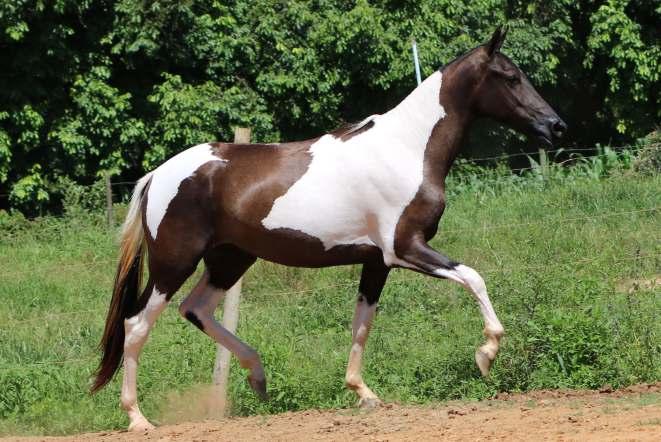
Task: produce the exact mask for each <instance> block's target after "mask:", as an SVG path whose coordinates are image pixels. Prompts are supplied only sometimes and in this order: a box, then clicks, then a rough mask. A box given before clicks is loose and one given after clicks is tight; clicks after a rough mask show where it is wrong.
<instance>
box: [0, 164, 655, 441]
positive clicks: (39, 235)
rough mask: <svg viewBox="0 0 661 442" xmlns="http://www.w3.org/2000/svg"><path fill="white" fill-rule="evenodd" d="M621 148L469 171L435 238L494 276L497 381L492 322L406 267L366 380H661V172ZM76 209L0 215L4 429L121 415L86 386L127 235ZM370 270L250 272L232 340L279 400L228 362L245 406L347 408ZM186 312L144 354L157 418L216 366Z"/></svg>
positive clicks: (150, 410) (473, 393)
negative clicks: (566, 164) (262, 397)
mask: <svg viewBox="0 0 661 442" xmlns="http://www.w3.org/2000/svg"><path fill="white" fill-rule="evenodd" d="M616 155H617V156H618V158H616V159H615V160H614V161H615V162H614V163H613V162H611V165H610V166H608V168H605V169H604V168H602V170H601V171H598V170H596V168H597V167H601V166H603V163H599V164H598V165H590V163H589V161H593V160H577V161H576V162H579V163H581V162H583V163H584V164H583V165H582V166H579V167H576V168H572V169H571V170H566V169H563V170H556V171H555V172H554V171H553V170H551V171H549V170H546V171H544V172H543V173H542V171H538V170H536V169H535V167H534V164H533V165H532V167H533V169H532V170H529V171H526V173H525V174H523V175H513V174H511V173H510V172H509V171H507V170H506V169H505V168H503V167H501V168H496V169H488V170H487V169H480V168H475V167H473V166H471V165H468V164H463V165H462V164H459V167H458V169H457V172H458V173H457V174H454V175H453V176H452V177H451V178H450V180H449V184H448V188H449V203H448V208H447V210H446V213H445V215H444V217H443V220H442V222H441V226H440V229H439V233H438V235H437V236H436V237H435V238H434V240H433V241H432V244H433V246H434V247H436V248H437V249H439V250H442V251H443V252H445V253H446V254H447V255H449V256H450V257H452V258H454V259H456V260H459V261H461V262H464V263H466V264H468V265H470V266H472V267H474V268H476V269H477V270H478V271H480V272H481V273H482V274H483V276H484V278H485V280H486V282H487V286H488V288H489V291H490V294H491V298H492V300H493V303H494V305H495V308H496V311H497V312H498V314H499V316H500V318H501V320H502V322H503V324H504V326H505V328H506V330H507V335H506V337H505V340H504V342H503V347H502V350H501V353H500V355H499V357H498V359H497V360H496V363H495V365H494V368H493V371H492V376H491V377H490V378H489V379H483V378H481V377H480V376H479V371H478V369H477V368H476V366H475V364H474V361H473V353H474V350H475V347H476V346H477V345H479V343H480V342H481V339H482V336H481V330H482V323H481V317H480V314H479V310H478V309H477V306H476V304H475V302H474V301H473V299H472V298H471V297H470V295H469V294H468V293H467V292H466V291H465V290H463V289H462V288H461V287H459V286H457V285H455V284H452V283H450V282H447V281H442V280H434V279H431V278H428V277H424V276H421V275H417V274H414V273H412V272H407V271H404V270H395V271H393V272H392V275H391V277H390V280H389V283H388V284H387V286H386V288H385V290H384V293H383V296H382V298H381V302H380V305H379V311H378V316H377V319H376V322H375V325H374V327H373V331H372V334H371V336H370V340H369V342H368V346H367V353H366V355H365V362H366V364H365V369H364V377H365V379H366V382H367V383H368V385H370V386H371V387H372V388H373V389H374V390H375V391H376V392H377V393H378V394H380V395H381V396H382V397H383V398H384V399H385V400H389V401H402V402H413V403H421V402H429V401H439V400H445V399H449V398H465V399H479V398H485V397H489V396H491V395H493V394H495V393H496V392H498V391H514V390H528V389H535V388H556V387H572V388H594V387H600V386H602V385H604V384H610V385H612V386H614V387H617V386H622V385H627V384H631V383H635V382H644V381H656V380H659V379H661V344H660V343H661V339H660V338H661V322H660V321H658V315H659V312H660V311H661V293H660V290H659V288H658V286H657V287H654V286H651V285H649V284H647V283H646V281H649V280H652V279H653V278H658V277H659V274H660V273H661V265H660V264H661V241H659V240H660V233H661V232H660V227H659V226H660V223H659V221H660V219H659V211H658V208H659V206H660V205H661V204H660V203H661V200H660V197H659V195H661V177H659V175H658V174H656V175H651V176H639V175H635V174H633V173H631V172H630V171H628V164H630V161H629V160H627V159H623V157H622V155H623V154H621V153H617V154H616ZM600 161H606V160H600ZM554 167H555V166H554ZM581 167H583V168H582V169H581ZM68 213H69V215H66V216H64V217H61V218H53V217H44V218H39V219H37V220H32V221H26V220H22V219H21V218H20V217H18V216H10V215H7V214H0V229H2V237H1V238H0V301H1V302H0V419H1V420H0V434H1V433H5V434H17V433H38V434H61V433H73V432H79V431H88V430H101V429H110V428H123V427H124V426H125V425H126V418H125V416H124V413H123V412H121V410H120V409H119V406H118V398H119V386H120V385H119V384H120V381H119V380H115V381H114V382H112V383H111V384H110V385H109V387H108V388H106V389H105V390H103V391H102V392H101V393H99V394H97V395H95V396H90V395H88V393H87V391H88V385H89V377H90V375H91V372H92V371H93V370H94V368H95V366H96V363H97V361H98V355H97V352H96V345H97V343H98V340H99V337H100V336H101V333H102V329H103V321H104V317H105V312H106V308H107V304H108V302H109V294H110V289H111V284H112V276H113V274H114V266H115V262H114V260H115V255H116V250H117V248H116V243H115V232H113V231H109V230H108V228H107V227H106V226H105V224H104V222H103V217H102V216H101V215H100V214H94V213H87V212H85V211H82V210H73V209H72V210H69V211H68ZM359 271H360V269H359V268H358V267H338V268H328V269H320V270H307V269H295V268H287V267H282V266H277V265H273V264H270V263H266V262H258V263H257V264H256V265H255V266H254V267H253V268H252V269H251V270H250V271H249V273H248V274H247V275H246V278H245V282H244V295H243V300H242V305H241V318H240V324H239V332H238V333H239V335H240V336H241V337H242V338H243V339H244V340H245V341H246V342H248V343H249V344H251V345H252V346H254V347H255V348H256V349H258V350H259V351H260V353H261V355H262V358H263V362H264V365H265V369H266V372H267V377H268V381H269V390H270V395H271V400H270V401H269V402H259V400H258V399H257V398H256V397H255V396H254V395H253V393H252V392H251V391H250V390H249V388H248V386H247V383H246V382H245V375H246V374H247V373H245V372H244V371H243V370H242V369H240V367H238V365H234V366H233V367H232V373H231V392H230V393H231V399H232V412H233V413H235V414H249V413H274V412H279V411H285V410H297V409H304V408H320V407H349V406H351V405H353V403H354V401H355V397H354V396H353V394H352V393H350V392H348V391H347V390H346V389H345V388H344V387H343V380H344V370H345V366H346V359H347V356H348V350H349V344H350V336H351V332H350V320H351V317H352V311H353V306H354V302H355V295H356V289H357V280H358V275H359ZM192 279H193V278H192ZM193 282H195V281H192V280H191V281H190V283H189V284H188V285H187V287H190V285H191V284H192V283H193ZM184 291H185V289H183V290H182V292H184ZM181 297H182V295H181V294H180V295H178V296H177V298H175V299H177V300H179V299H181ZM174 307H175V306H172V308H168V309H167V310H166V311H165V313H164V314H163V315H162V317H161V318H160V319H159V322H158V323H157V325H156V327H155V329H154V331H153V334H152V336H151V338H150V341H149V342H148V343H147V345H146V347H145V350H144V352H143V356H142V359H141V368H140V379H139V393H140V399H141V401H142V402H141V404H142V408H143V410H144V411H145V413H146V414H147V416H149V417H157V416H159V415H160V413H161V412H162V411H163V408H164V404H165V403H166V402H167V400H168V395H169V392H171V391H173V390H185V389H187V388H189V387H190V386H192V385H194V384H198V383H205V382H208V381H209V378H210V375H211V369H212V365H213V358H214V353H215V347H214V345H213V344H212V342H211V341H210V340H209V338H207V337H206V336H204V335H203V334H202V333H200V332H199V331H198V330H197V329H195V328H194V327H192V326H191V325H190V324H188V323H187V322H186V321H185V320H183V319H181V318H180V317H179V316H178V313H177V311H176V308H174Z"/></svg>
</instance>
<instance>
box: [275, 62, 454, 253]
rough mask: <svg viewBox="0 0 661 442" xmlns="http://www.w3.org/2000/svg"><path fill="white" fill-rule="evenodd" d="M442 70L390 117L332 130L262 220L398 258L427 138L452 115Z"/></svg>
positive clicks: (331, 244) (325, 242) (328, 241)
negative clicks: (398, 232) (443, 98)
mask: <svg viewBox="0 0 661 442" xmlns="http://www.w3.org/2000/svg"><path fill="white" fill-rule="evenodd" d="M441 82H442V74H441V72H440V71H437V72H436V73H434V74H433V75H431V76H430V77H428V78H427V79H426V80H425V81H424V82H423V83H422V84H421V85H420V86H418V87H417V88H416V89H415V90H414V91H413V92H411V94H410V95H409V96H408V97H406V98H405V99H404V101H402V102H401V103H400V104H399V105H398V106H397V107H395V108H394V109H392V110H391V111H389V112H387V113H385V114H383V115H374V116H370V117H368V118H366V119H365V120H363V121H362V122H361V123H359V124H358V125H357V127H358V128H360V127H361V126H362V125H364V124H367V123H368V122H370V121H373V122H374V126H373V127H371V128H370V129H368V130H366V131H365V132H363V133H360V134H358V135H356V136H354V137H352V138H350V139H348V140H346V141H342V140H341V139H340V138H335V137H334V136H332V135H325V136H323V137H322V138H320V139H319V140H318V141H317V142H316V143H314V144H313V145H312V146H310V150H309V151H310V152H311V154H312V161H311V163H310V166H309V168H308V170H307V172H306V173H305V174H304V175H303V176H302V177H301V178H300V179H299V180H298V181H297V182H296V183H294V185H292V186H291V188H289V190H288V191H287V192H286V193H285V194H284V195H282V196H280V197H279V198H277V199H276V200H275V201H274V203H273V207H272V208H271V211H270V213H269V214H268V215H267V216H266V218H264V219H263V220H262V224H263V225H264V227H266V228H267V229H278V228H289V229H294V230H298V231H301V232H303V233H306V234H308V235H311V236H314V237H316V238H319V240H321V242H322V243H323V245H324V248H325V249H326V250H328V249H330V248H332V247H335V246H338V245H347V244H368V245H376V246H378V247H379V248H381V250H382V251H383V256H384V260H385V262H386V264H389V265H390V264H394V263H399V259H398V258H397V257H396V256H395V252H394V240H395V228H396V226H397V222H398V221H399V218H400V216H401V215H402V212H403V211H404V209H405V208H406V206H408V204H409V203H410V202H411V200H413V198H414V197H415V195H416V193H417V192H418V188H419V187H420V185H421V184H422V180H423V163H424V155H425V148H426V146H427V141H428V140H429V137H430V136H431V133H432V129H433V128H434V126H435V125H436V123H437V122H438V121H439V120H440V119H441V118H443V117H444V116H445V110H444V109H443V106H442V105H441V104H440V102H439V97H440V90H441Z"/></svg>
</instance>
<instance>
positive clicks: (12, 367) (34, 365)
mask: <svg viewBox="0 0 661 442" xmlns="http://www.w3.org/2000/svg"><path fill="white" fill-rule="evenodd" d="M657 258H661V253H648V254H640V253H637V254H633V255H630V256H627V257H621V258H617V259H612V260H609V263H610V264H618V263H624V262H627V261H632V260H646V259H657ZM599 259H600V257H594V258H585V259H579V260H575V261H570V262H566V263H563V265H565V266H572V267H575V266H581V265H585V264H589V263H593V262H596V261H598V260H599ZM547 267H548V266H547V265H543V264H540V265H530V266H518V267H516V268H515V269H506V268H503V267H498V268H491V269H486V270H481V271H480V273H482V274H486V275H488V274H491V273H497V272H503V271H514V270H517V271H526V272H532V271H535V270H543V269H545V268H547ZM416 278H420V276H417V277H415V276H409V277H406V278H398V279H393V280H391V281H388V284H391V285H392V284H406V283H410V282H411V281H413V280H415V279H416ZM357 286H358V281H352V282H345V283H338V284H329V285H325V286H322V287H313V288H310V289H304V290H294V291H282V292H270V293H269V294H270V295H302V294H307V293H313V292H321V291H324V290H330V289H338V288H352V287H357ZM170 307H171V308H176V306H175V305H174V304H170ZM91 313H100V312H99V310H82V311H76V312H66V313H61V314H54V315H48V316H47V318H55V317H68V316H76V315H80V316H82V315H89V314H91ZM38 319H39V320H40V321H44V320H45V319H46V318H38ZM33 321H34V320H33V319H30V320H23V321H12V322H10V323H9V325H11V326H12V328H13V327H14V326H16V325H20V324H29V323H32V322H33ZM3 325H8V324H7V323H5V324H3ZM98 358H99V355H98V354H90V355H89V356H85V357H79V358H71V359H64V360H55V361H40V362H30V363H27V364H3V365H0V372H6V371H17V370H18V371H23V370H37V369H43V368H44V367H48V366H62V365H72V364H82V363H89V362H92V361H98Z"/></svg>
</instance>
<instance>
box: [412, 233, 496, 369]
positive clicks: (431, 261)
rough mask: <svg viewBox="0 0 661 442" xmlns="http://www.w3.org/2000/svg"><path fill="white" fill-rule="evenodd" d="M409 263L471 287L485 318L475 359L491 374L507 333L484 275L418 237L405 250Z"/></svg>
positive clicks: (435, 275)
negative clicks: (492, 302) (457, 261)
mask: <svg viewBox="0 0 661 442" xmlns="http://www.w3.org/2000/svg"><path fill="white" fill-rule="evenodd" d="M400 259H401V260H402V261H403V262H404V263H405V266H406V267H409V268H411V269H413V270H417V271H420V272H423V273H426V274H428V275H431V276H434V277H437V278H446V279H449V280H451V281H454V282H457V283H459V284H461V285H463V286H464V287H466V289H468V290H469V291H470V292H471V293H472V294H473V296H474V297H475V300H476V301H477V303H478V305H479V306H480V311H481V312H482V317H483V318H484V336H485V337H486V343H485V344H484V345H482V346H481V347H479V348H478V349H477V351H476V352H475V362H476V363H477V366H478V367H479V368H480V372H481V373H482V376H487V375H488V374H489V369H490V368H491V364H492V363H493V361H494V359H495V358H496V355H497V354H498V349H499V346H500V339H501V338H502V336H503V335H504V334H505V330H504V328H503V326H502V325H501V323H500V321H499V320H498V317H497V316H496V312H495V311H494V309H493V306H492V305H491V301H490V300H489V295H488V294H487V287H486V285H485V284H484V279H482V277H481V276H480V274H479V273H477V272H476V271H475V270H473V269H472V268H470V267H468V266H465V265H463V264H459V263H456V262H454V261H452V260H450V259H449V258H448V257H447V256H444V255H442V254H440V253H439V252H437V251H436V250H434V249H432V248H431V247H430V246H429V245H428V244H427V243H426V242H425V241H424V240H422V239H414V240H413V241H411V242H410V243H409V244H408V246H407V247H406V249H405V250H404V251H403V252H402V253H401V258H400Z"/></svg>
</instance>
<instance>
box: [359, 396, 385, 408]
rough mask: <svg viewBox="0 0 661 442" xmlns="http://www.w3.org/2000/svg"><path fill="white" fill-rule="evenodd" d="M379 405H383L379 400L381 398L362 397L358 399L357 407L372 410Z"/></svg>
mask: <svg viewBox="0 0 661 442" xmlns="http://www.w3.org/2000/svg"><path fill="white" fill-rule="evenodd" d="M381 405H383V402H381V399H379V398H378V397H363V398H360V400H359V401H358V408H362V409H365V410H372V409H374V408H378V407H380V406H381Z"/></svg>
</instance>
